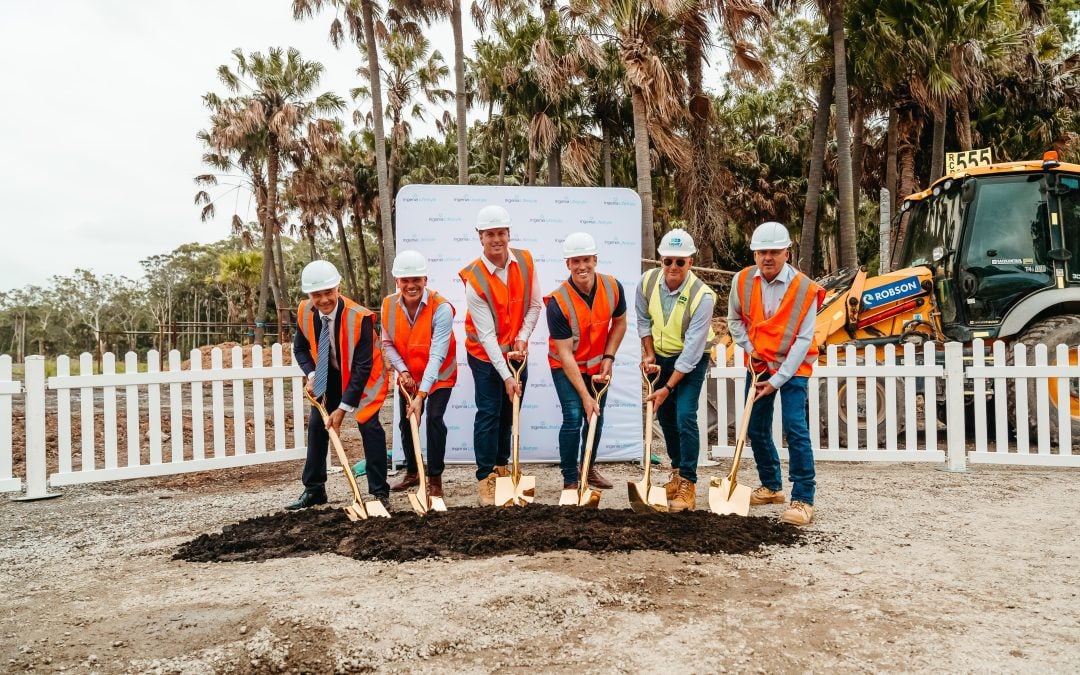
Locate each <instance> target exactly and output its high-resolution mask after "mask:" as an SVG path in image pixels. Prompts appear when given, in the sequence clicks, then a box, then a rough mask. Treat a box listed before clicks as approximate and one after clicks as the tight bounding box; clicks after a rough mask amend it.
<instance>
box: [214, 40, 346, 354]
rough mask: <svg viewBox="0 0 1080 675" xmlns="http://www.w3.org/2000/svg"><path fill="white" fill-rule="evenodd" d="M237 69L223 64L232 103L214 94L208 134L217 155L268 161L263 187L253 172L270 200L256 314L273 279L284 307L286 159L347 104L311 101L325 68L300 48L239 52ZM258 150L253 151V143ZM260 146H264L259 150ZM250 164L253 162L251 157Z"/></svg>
mask: <svg viewBox="0 0 1080 675" xmlns="http://www.w3.org/2000/svg"><path fill="white" fill-rule="evenodd" d="M232 54H233V57H234V58H235V60H236V70H235V71H233V69H231V68H230V67H229V66H227V65H222V66H220V67H219V68H218V78H219V79H220V80H221V81H222V83H223V84H224V85H225V87H226V88H227V89H228V90H229V91H230V92H231V93H233V94H235V95H236V96H234V97H233V98H231V99H228V100H225V101H223V100H221V99H218V98H217V97H216V96H211V97H210V98H209V99H206V100H207V102H208V105H211V104H212V105H214V107H215V108H216V109H217V112H216V113H215V115H216V122H215V125H214V126H213V127H212V128H211V130H210V132H209V135H208V136H207V140H208V142H209V143H210V144H211V146H212V147H213V149H214V150H215V151H216V152H217V153H218V154H223V153H230V152H239V153H240V154H241V155H243V154H244V153H250V154H252V155H253V156H254V157H257V156H258V155H260V154H262V155H263V156H264V157H265V162H266V181H265V185H263V184H261V172H259V173H257V174H256V173H254V172H253V174H252V178H253V180H254V181H255V190H256V193H259V192H260V191H261V190H262V189H265V192H266V198H265V200H264V201H263V202H261V204H262V205H263V206H264V209H263V213H262V214H260V223H261V225H262V227H263V267H264V268H263V278H262V281H261V282H260V284H259V299H258V304H257V308H258V309H257V311H258V314H259V317H260V318H261V317H262V314H263V312H264V311H265V308H266V304H267V298H268V291H269V287H270V281H271V277H273V280H274V286H275V287H276V290H277V293H276V295H277V299H278V302H277V305H278V309H279V317H280V310H281V309H282V308H283V307H282V305H283V300H284V294H285V293H284V288H283V285H284V279H281V278H278V277H279V276H280V275H279V273H278V271H277V270H275V266H274V256H275V251H274V242H275V238H276V237H279V236H280V223H279V221H278V210H279V204H278V194H279V181H280V174H281V161H282V157H283V156H284V155H285V154H286V153H288V152H289V151H290V150H291V149H292V148H293V146H294V144H295V143H296V142H297V140H298V137H299V131H300V130H301V129H302V128H303V125H305V124H306V123H307V122H308V121H310V120H314V119H316V117H317V116H319V115H328V114H334V113H337V112H340V111H341V110H342V109H343V108H344V102H343V101H342V100H341V98H340V97H338V96H337V95H335V94H333V93H331V92H325V93H322V94H318V95H317V96H315V97H314V98H310V96H311V94H312V91H313V90H314V89H315V88H316V87H317V86H318V84H319V78H320V76H321V75H322V71H323V67H322V64H320V63H318V62H315V61H305V60H304V59H303V58H302V57H301V56H300V52H298V51H297V50H296V49H292V48H290V49H288V50H287V51H284V52H283V51H282V50H281V49H279V48H271V49H269V50H268V51H267V53H266V54H265V55H264V54H262V53H260V52H253V53H251V54H250V55H245V54H244V53H243V51H241V50H240V49H235V50H233V52H232ZM253 143H255V147H254V148H252V144H253ZM260 146H261V147H260ZM251 161H254V159H252V160H251ZM255 328H256V330H255V333H256V335H255V337H256V341H261V340H262V335H263V330H262V329H263V322H262V321H256V326H255Z"/></svg>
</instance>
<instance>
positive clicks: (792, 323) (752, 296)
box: [732, 267, 825, 377]
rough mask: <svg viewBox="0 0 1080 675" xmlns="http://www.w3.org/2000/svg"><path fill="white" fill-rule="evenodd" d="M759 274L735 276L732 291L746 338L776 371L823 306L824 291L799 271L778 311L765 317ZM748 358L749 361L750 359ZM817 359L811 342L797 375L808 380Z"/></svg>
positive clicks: (752, 269)
mask: <svg viewBox="0 0 1080 675" xmlns="http://www.w3.org/2000/svg"><path fill="white" fill-rule="evenodd" d="M756 272H757V268H756V267H748V268H746V269H745V270H743V271H742V272H740V273H739V274H738V276H736V278H735V284H734V287H733V289H732V292H734V293H736V294H737V295H736V297H737V298H738V299H739V304H738V306H737V307H736V308H735V309H736V312H737V313H738V314H739V316H740V317H741V319H742V322H743V325H745V326H746V333H747V338H748V339H749V340H750V343H751V344H752V345H753V347H754V351H756V352H757V353H758V355H759V356H761V357H762V358H763V359H765V360H766V361H767V362H768V363H769V369H770V370H771V371H773V372H775V371H776V369H778V368H779V367H780V364H781V363H783V361H784V359H785V358H786V357H787V354H788V352H789V351H791V346H792V345H793V344H794V343H795V338H796V336H797V335H798V332H799V326H800V325H802V322H803V319H804V318H805V317H806V314H807V312H809V311H810V308H811V307H813V306H815V304H816V306H817V307H820V306H821V302H822V301H823V300H824V297H825V289H823V288H821V287H820V286H818V285H817V284H816V283H815V282H814V281H813V280H812V279H811V278H810V277H808V276H806V275H805V274H802V273H801V272H796V273H795V277H794V278H793V279H792V280H791V282H790V283H789V284H788V287H787V290H785V291H784V296H783V297H782V298H781V299H780V305H779V306H778V307H777V309H776V312H775V313H774V314H773V315H772V316H770V317H768V318H766V317H765V305H764V303H763V302H762V298H761V277H759V276H756V275H755V273H756ZM746 358H747V360H748V359H749V356H747V357H746ZM817 360H818V349H817V345H815V344H813V343H811V345H810V348H809V349H808V350H807V352H806V357H805V358H804V359H803V361H802V363H801V364H799V368H798V370H796V371H795V374H796V375H798V376H802V377H809V376H810V375H811V374H813V368H814V364H815V363H817Z"/></svg>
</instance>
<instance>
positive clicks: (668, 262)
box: [664, 258, 686, 267]
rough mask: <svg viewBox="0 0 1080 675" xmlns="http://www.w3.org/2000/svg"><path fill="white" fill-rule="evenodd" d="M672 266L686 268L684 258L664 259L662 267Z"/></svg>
mask: <svg viewBox="0 0 1080 675" xmlns="http://www.w3.org/2000/svg"><path fill="white" fill-rule="evenodd" d="M672 264H675V265H676V266H677V267H686V258H664V267H671V265H672Z"/></svg>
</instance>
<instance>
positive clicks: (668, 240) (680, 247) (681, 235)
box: [656, 227, 697, 258]
mask: <svg viewBox="0 0 1080 675" xmlns="http://www.w3.org/2000/svg"><path fill="white" fill-rule="evenodd" d="M656 251H657V253H659V254H660V255H670V256H675V257H676V258H688V257H690V256H692V255H694V254H695V253H697V249H696V248H694V238H693V237H691V236H690V233H689V232H687V231H686V230H683V229H680V228H678V227H676V228H675V229H674V230H671V231H670V232H668V233H667V234H665V235H664V238H663V239H661V240H660V245H659V246H658V247H657V248H656Z"/></svg>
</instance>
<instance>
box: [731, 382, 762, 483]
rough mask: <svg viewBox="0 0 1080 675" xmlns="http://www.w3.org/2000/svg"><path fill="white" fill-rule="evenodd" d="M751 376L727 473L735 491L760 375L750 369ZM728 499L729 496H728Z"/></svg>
mask: <svg viewBox="0 0 1080 675" xmlns="http://www.w3.org/2000/svg"><path fill="white" fill-rule="evenodd" d="M750 371H751V372H752V373H753V376H752V378H751V380H750V390H749V391H747V392H746V404H745V405H744V406H743V414H742V420H741V421H740V423H739V435H738V437H737V438H736V439H735V454H734V456H733V457H732V458H731V472H730V473H728V481H730V484H731V486H732V490H734V489H735V487H734V486H735V476H736V474H738V473H739V461H740V460H741V459H742V451H743V446H744V445H746V432H747V431H749V429H750V414H751V413H752V412H753V411H754V400H755V397H756V396H757V382H758V377H759V376H760V373H759V372H758V371H757V370H755V369H753V368H751V369H750ZM729 497H730V495H729Z"/></svg>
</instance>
